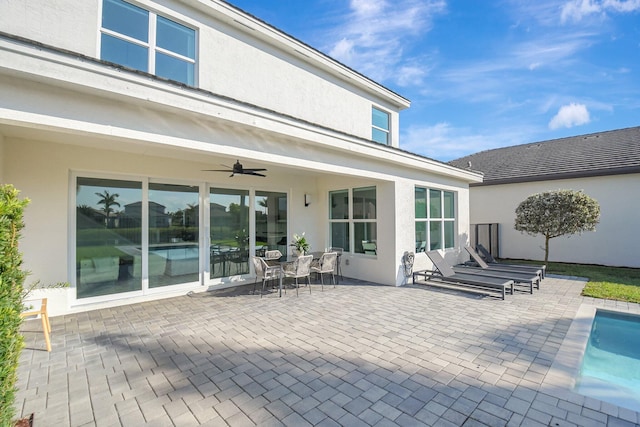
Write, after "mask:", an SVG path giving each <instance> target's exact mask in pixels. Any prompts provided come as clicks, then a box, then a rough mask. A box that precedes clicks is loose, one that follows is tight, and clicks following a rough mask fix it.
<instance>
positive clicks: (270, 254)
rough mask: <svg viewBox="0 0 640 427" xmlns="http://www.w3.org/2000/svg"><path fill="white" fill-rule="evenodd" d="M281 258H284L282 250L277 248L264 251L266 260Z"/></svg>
mask: <svg viewBox="0 0 640 427" xmlns="http://www.w3.org/2000/svg"><path fill="white" fill-rule="evenodd" d="M280 258H282V252H280V251H279V250H277V249H273V250H271V251H265V252H264V259H266V260H272V259H280Z"/></svg>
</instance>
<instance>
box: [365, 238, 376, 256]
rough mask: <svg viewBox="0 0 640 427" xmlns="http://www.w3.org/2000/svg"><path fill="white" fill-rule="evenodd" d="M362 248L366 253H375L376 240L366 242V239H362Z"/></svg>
mask: <svg viewBox="0 0 640 427" xmlns="http://www.w3.org/2000/svg"><path fill="white" fill-rule="evenodd" d="M362 250H363V251H364V253H365V254H367V255H377V254H378V248H377V246H376V242H368V241H366V240H363V241H362Z"/></svg>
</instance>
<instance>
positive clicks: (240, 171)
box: [205, 160, 266, 177]
mask: <svg viewBox="0 0 640 427" xmlns="http://www.w3.org/2000/svg"><path fill="white" fill-rule="evenodd" d="M222 166H224V167H226V168H227V169H205V171H207V172H231V175H229V177H232V176H234V175H236V174H237V175H254V176H262V177H265V176H266V175H263V174H261V173H258V172H262V171H266V169H264V168H246V169H245V168H244V167H242V165H241V164H240V161H239V160H236V162H235V163H234V164H233V167H229V166H225V165H222Z"/></svg>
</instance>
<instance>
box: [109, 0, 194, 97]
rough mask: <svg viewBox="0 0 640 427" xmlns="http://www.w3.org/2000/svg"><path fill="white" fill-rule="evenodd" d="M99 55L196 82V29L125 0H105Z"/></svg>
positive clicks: (128, 65) (146, 70)
mask: <svg viewBox="0 0 640 427" xmlns="http://www.w3.org/2000/svg"><path fill="white" fill-rule="evenodd" d="M100 32H101V39H100V58H101V59H103V60H105V61H110V62H115V63H116V64H121V65H124V66H126V67H130V68H134V69H136V70H140V71H145V72H148V73H151V74H155V75H157V76H160V77H165V78H167V79H171V80H176V81H179V82H182V83H185V84H188V85H191V86H193V85H194V79H195V64H196V60H195V57H196V32H195V30H193V29H191V28H188V27H185V26H184V25H181V24H178V23H177V22H174V21H172V20H170V19H167V18H165V17H163V16H159V15H157V14H156V13H154V12H150V11H148V10H145V9H142V8H140V7H138V6H134V5H132V4H131V3H127V2H125V1H122V0H104V1H103V3H102V28H101V29H100Z"/></svg>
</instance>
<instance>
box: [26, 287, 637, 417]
mask: <svg viewBox="0 0 640 427" xmlns="http://www.w3.org/2000/svg"><path fill="white" fill-rule="evenodd" d="M583 286H584V282H583V281H581V280H580V279H577V278H563V277H557V276H551V275H550V276H549V277H547V278H546V279H545V280H544V281H543V282H542V285H541V287H540V290H535V291H534V294H533V295H531V294H528V293H524V292H516V294H515V295H507V299H506V300H505V301H502V300H500V299H497V298H493V297H482V296H478V295H473V294H468V293H463V292H458V291H450V290H442V289H438V288H432V287H427V286H418V285H415V286H414V285H409V286H405V287H399V288H396V287H390V286H380V285H375V284H371V283H367V282H361V281H356V280H349V279H346V280H345V281H344V282H343V284H341V285H338V286H337V287H336V288H333V287H332V286H325V289H324V292H321V291H320V285H315V284H314V285H313V287H312V293H311V294H309V293H308V290H307V289H301V292H300V296H299V297H296V295H295V292H291V291H289V292H288V293H287V294H286V295H283V297H282V298H277V296H276V294H275V293H271V294H269V295H265V296H264V297H263V298H260V297H258V296H256V295H250V294H249V292H248V289H250V287H243V288H238V289H237V290H226V291H216V292H203V293H198V294H192V295H190V296H189V295H187V296H182V297H177V298H170V299H164V300H158V301H153V302H147V303H141V304H134V305H127V306H121V307H114V308H108V309H101V310H95V311H89V312H85V313H78V314H73V315H66V316H61V317H53V318H51V326H52V328H53V331H52V334H51V339H52V347H53V351H52V352H51V353H48V352H46V351H43V349H44V343H43V339H42V332H41V331H40V330H39V329H38V325H39V323H38V322H37V321H35V322H34V321H30V322H33V323H29V322H28V323H26V324H25V325H24V326H23V330H24V333H25V337H26V345H27V348H26V349H25V350H24V351H23V352H22V357H21V362H20V368H19V379H18V384H17V387H18V389H19V391H18V394H17V399H16V407H17V409H18V415H23V416H24V415H28V414H31V413H34V414H35V425H36V426H144V425H148V426H192V425H193V426H197V425H207V426H224V425H228V426H253V425H260V426H313V425H318V426H372V425H376V426H422V425H425V426H432V425H434V426H507V425H508V426H549V425H551V426H603V425H606V426H633V425H638V423H640V418H639V417H640V414H638V413H637V412H635V411H632V410H629V409H625V408H621V407H618V406H615V405H612V404H609V403H606V402H602V401H600V400H596V399H592V398H588V397H585V396H582V395H579V394H576V393H573V392H571V391H570V390H569V389H568V388H567V384H566V376H565V377H562V375H564V374H563V372H564V373H566V372H568V371H569V369H568V368H566V367H567V366H569V365H570V364H571V363H573V362H574V361H575V360H574V359H575V357H579V356H580V355H579V354H576V353H572V352H571V350H572V348H574V347H575V345H573V344H572V342H573V341H572V340H574V339H575V338H574V336H573V335H572V334H573V332H572V331H570V328H571V327H572V323H573V320H574V318H575V316H576V314H577V313H578V312H579V311H580V310H581V307H585V306H586V307H603V308H607V309H614V310H621V311H626V312H633V313H640V307H639V306H638V305H637V304H628V303H622V302H613V301H607V300H597V299H592V298H585V297H582V296H580V292H581V290H582V288H583ZM565 338H566V339H565ZM563 343H565V344H566V346H565V345H563ZM563 381H564V382H563Z"/></svg>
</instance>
